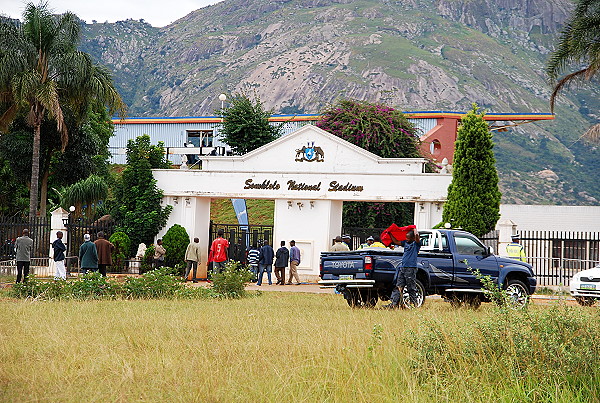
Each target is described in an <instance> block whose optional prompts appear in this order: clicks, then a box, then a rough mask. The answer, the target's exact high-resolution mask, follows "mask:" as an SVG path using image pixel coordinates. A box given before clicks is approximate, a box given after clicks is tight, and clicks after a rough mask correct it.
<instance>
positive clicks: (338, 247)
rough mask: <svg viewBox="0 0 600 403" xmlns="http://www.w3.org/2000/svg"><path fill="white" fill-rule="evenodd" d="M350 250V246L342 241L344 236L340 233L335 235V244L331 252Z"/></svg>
mask: <svg viewBox="0 0 600 403" xmlns="http://www.w3.org/2000/svg"><path fill="white" fill-rule="evenodd" d="M349 250H350V248H349V247H348V245H346V244H345V243H344V242H342V237H341V236H339V235H338V236H336V237H335V240H334V241H333V245H332V246H331V248H330V249H329V251H330V252H347V251H349Z"/></svg>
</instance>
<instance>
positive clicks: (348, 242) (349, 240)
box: [342, 234, 352, 250]
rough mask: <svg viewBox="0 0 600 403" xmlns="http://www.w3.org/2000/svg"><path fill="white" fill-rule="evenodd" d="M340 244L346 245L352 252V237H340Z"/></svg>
mask: <svg viewBox="0 0 600 403" xmlns="http://www.w3.org/2000/svg"><path fill="white" fill-rule="evenodd" d="M342 242H343V243H345V244H346V246H347V247H348V250H352V246H351V245H352V237H351V236H350V235H348V234H345V235H342Z"/></svg>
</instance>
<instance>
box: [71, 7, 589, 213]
mask: <svg viewBox="0 0 600 403" xmlns="http://www.w3.org/2000/svg"><path fill="white" fill-rule="evenodd" d="M571 7H572V3H571V2H570V0H496V1H492V0H402V1H389V0H279V1H263V0H225V1H223V2H221V3H218V4H216V5H213V6H209V7H205V8H202V9H199V10H196V11H194V12H192V13H190V14H188V15H187V16H185V17H183V18H181V19H180V20H178V21H176V22H174V23H173V24H171V25H169V26H166V27H164V28H160V29H159V28H155V27H152V26H150V25H148V24H146V23H144V22H143V21H133V20H127V21H121V22H117V23H115V24H108V23H104V24H97V23H96V24H89V25H85V27H84V32H85V39H84V42H83V45H82V48H83V50H85V51H87V52H89V53H91V54H92V55H93V57H94V58H95V59H96V60H97V61H99V62H101V63H103V64H105V65H107V66H108V67H110V68H111V69H112V70H113V71H114V74H115V80H116V83H117V86H118V88H119V89H120V91H121V93H122V95H123V97H124V100H125V101H126V102H127V104H128V105H130V114H131V115H133V116H149V115H164V116H181V115H206V114H213V113H214V111H215V109H217V108H218V107H219V106H220V103H219V101H218V99H217V97H218V94H220V93H222V92H225V93H232V92H240V91H245V92H247V93H250V94H252V93H256V94H257V95H258V96H259V97H260V98H261V99H262V100H263V102H264V103H265V105H266V106H267V107H268V108H272V109H273V110H274V112H279V113H318V112H319V110H320V109H321V108H322V107H323V106H325V105H327V104H328V103H330V102H332V101H334V100H335V99H337V98H339V97H352V98H359V99H365V100H369V101H376V102H383V103H386V104H389V105H392V106H394V107H396V108H399V109H402V110H467V109H469V108H470V105H471V103H472V102H476V103H477V104H479V105H480V106H482V107H484V108H485V109H486V110H487V111H489V112H548V109H549V107H548V97H549V86H548V84H547V82H546V78H545V75H544V64H545V61H546V58H547V57H548V54H549V52H550V51H551V50H552V47H553V44H554V42H555V39H556V37H557V34H558V33H559V32H560V29H561V27H562V25H563V23H564V21H565V19H566V18H567V17H568V15H569V13H570V10H571ZM598 95H599V88H598V86H597V85H588V86H587V87H583V88H582V89H580V90H577V91H574V90H572V91H571V92H569V93H568V94H566V96H565V97H562V98H561V100H560V103H559V106H558V108H557V111H556V113H557V119H556V120H555V121H554V122H543V123H539V124H526V125H523V126H518V127H515V128H513V129H511V130H509V131H508V132H503V133H496V135H495V141H496V156H497V160H498V169H499V172H500V177H501V187H502V191H503V194H504V196H503V201H504V202H514V203H547V204H561V203H562V204H598V203H599V201H600V173H599V170H598V169H597V168H594V166H595V164H596V161H597V160H598V157H599V156H600V155H599V154H600V151H599V150H598V149H597V148H594V147H590V146H588V145H586V144H584V143H582V142H577V139H578V138H579V136H580V135H581V133H583V131H584V130H585V129H586V128H587V127H588V126H589V125H590V124H591V123H592V122H597V121H598V108H599V106H600V101H599V99H600V98H599V97H598Z"/></svg>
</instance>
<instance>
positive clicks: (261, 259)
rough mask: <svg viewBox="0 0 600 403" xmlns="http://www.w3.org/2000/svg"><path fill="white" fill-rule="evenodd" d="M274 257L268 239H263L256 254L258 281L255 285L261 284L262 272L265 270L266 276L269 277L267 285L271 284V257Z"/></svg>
mask: <svg viewBox="0 0 600 403" xmlns="http://www.w3.org/2000/svg"><path fill="white" fill-rule="evenodd" d="M274 257H275V251H274V250H273V248H272V247H271V245H269V241H268V240H266V239H265V243H264V245H263V246H262V248H260V253H259V256H258V281H257V282H256V285H262V279H263V273H264V272H265V271H266V272H267V278H268V279H269V285H273V283H272V282H271V271H272V270H273V258H274Z"/></svg>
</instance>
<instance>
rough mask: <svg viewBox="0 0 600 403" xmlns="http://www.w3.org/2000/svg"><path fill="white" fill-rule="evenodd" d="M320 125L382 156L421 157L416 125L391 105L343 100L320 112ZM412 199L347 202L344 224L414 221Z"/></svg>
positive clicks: (351, 225) (367, 225)
mask: <svg viewBox="0 0 600 403" xmlns="http://www.w3.org/2000/svg"><path fill="white" fill-rule="evenodd" d="M317 126H318V127H320V128H321V129H323V130H326V131H328V132H330V133H332V134H334V135H336V136H338V137H340V138H342V139H344V140H346V141H348V142H350V143H352V144H355V145H357V146H359V147H362V148H364V149H365V150H367V151H370V152H372V153H374V154H377V155H379V156H380V157H383V158H419V157H421V154H420V152H419V144H420V143H419V136H418V133H417V129H416V128H415V127H414V126H413V125H412V124H411V123H410V122H409V121H408V119H406V117H405V116H404V114H403V113H402V112H400V111H397V110H395V109H393V108H390V107H389V106H385V105H378V104H372V103H369V102H364V101H357V100H350V99H345V100H340V101H338V102H337V103H335V104H333V105H331V106H329V107H328V108H327V109H325V110H324V111H323V112H322V113H321V119H320V120H319V121H318V122H317ZM413 215H414V204H413V203H371V202H368V203H367V202H345V203H344V215H343V226H344V227H369V228H381V227H387V226H389V225H390V224H391V223H396V224H399V225H407V224H412V221H413Z"/></svg>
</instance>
